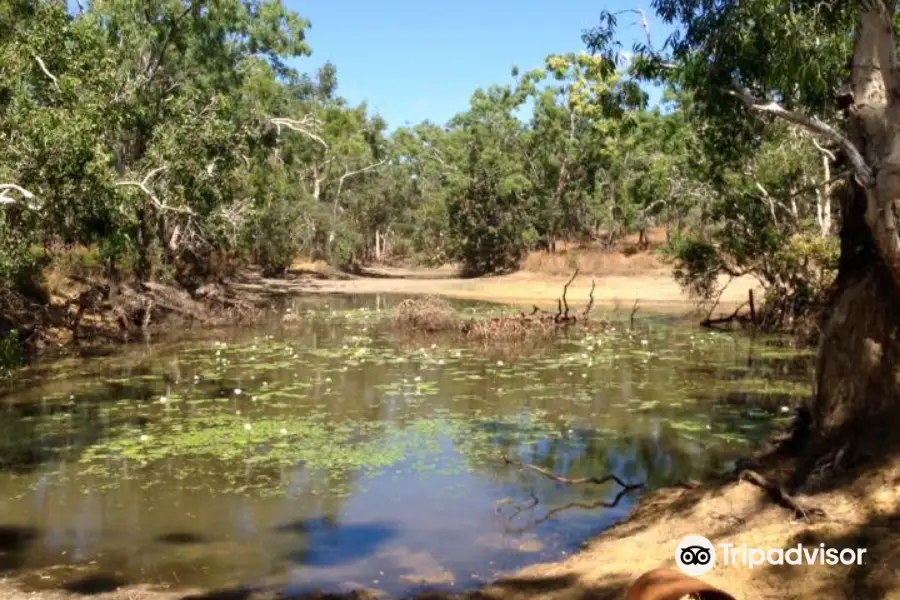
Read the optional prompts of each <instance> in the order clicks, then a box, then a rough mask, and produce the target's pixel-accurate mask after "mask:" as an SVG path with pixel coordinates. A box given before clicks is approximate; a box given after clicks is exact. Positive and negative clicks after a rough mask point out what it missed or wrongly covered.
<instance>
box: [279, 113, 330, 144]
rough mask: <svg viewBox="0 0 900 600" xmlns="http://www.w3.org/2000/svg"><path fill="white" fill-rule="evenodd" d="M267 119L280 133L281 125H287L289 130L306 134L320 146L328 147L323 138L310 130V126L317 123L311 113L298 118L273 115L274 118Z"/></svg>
mask: <svg viewBox="0 0 900 600" xmlns="http://www.w3.org/2000/svg"><path fill="white" fill-rule="evenodd" d="M269 121H271V122H272V124H274V125H275V127H277V128H278V133H279V134H280V133H281V128H282V127H287V128H288V129H290V130H291V131H296V132H297V133H302V134H303V135H305V136H307V137H308V138H310V139H313V140H315V141H317V142H318V143H320V144H322V146H323V147H324V148H325V149H327V148H328V144H326V143H325V140H323V139H322V138H320V137H319V136H318V135H316V134H315V133H313V132H312V130H311V128H312V127H315V126H318V125H319V122H318V121H316V119H314V118H313V117H312V115H306V116H305V117H303V118H302V119H300V120H297V119H288V118H284V117H274V118H271V119H269Z"/></svg>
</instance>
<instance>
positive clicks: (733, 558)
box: [675, 535, 866, 577]
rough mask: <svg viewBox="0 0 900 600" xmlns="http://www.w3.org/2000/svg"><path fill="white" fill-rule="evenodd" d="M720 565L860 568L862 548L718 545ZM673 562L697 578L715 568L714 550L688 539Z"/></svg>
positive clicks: (698, 539)
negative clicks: (840, 566)
mask: <svg viewBox="0 0 900 600" xmlns="http://www.w3.org/2000/svg"><path fill="white" fill-rule="evenodd" d="M719 550H720V551H721V553H720V558H721V563H722V564H723V565H742V566H745V567H747V568H750V569H752V568H753V567H758V566H761V565H764V564H769V565H786V564H787V565H815V564H819V565H828V566H835V565H837V564H842V565H861V564H863V555H864V554H865V553H866V548H841V549H838V548H826V547H825V544H819V545H818V546H812V547H809V546H807V547H804V546H803V544H797V546H795V547H792V548H787V549H784V548H772V549H769V550H763V549H762V548H748V547H747V544H741V545H740V546H738V545H736V544H725V543H722V544H719ZM675 562H676V564H677V565H678V568H679V569H681V571H682V572H683V573H685V574H687V575H691V576H693V577H698V576H700V575H704V574H705V573H708V572H709V571H710V569H712V568H713V567H714V566H715V565H716V548H715V547H714V546H713V544H712V542H710V541H709V540H708V539H706V538H705V537H703V536H702V535H689V536H687V537H686V538H684V539H683V540H681V542H680V543H679V544H678V547H676V548H675Z"/></svg>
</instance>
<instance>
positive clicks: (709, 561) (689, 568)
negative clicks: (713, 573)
mask: <svg viewBox="0 0 900 600" xmlns="http://www.w3.org/2000/svg"><path fill="white" fill-rule="evenodd" d="M675 563H676V564H677V565H678V568H679V569H681V571H682V572H683V573H685V574H687V575H691V576H693V577H698V576H700V575H703V574H705V573H707V572H709V570H710V569H712V568H713V567H714V566H716V549H715V547H714V546H713V545H712V542H710V541H709V540H708V539H706V538H705V537H703V536H702V535H689V536H687V537H686V538H684V539H683V540H681V543H679V544H678V547H677V548H675Z"/></svg>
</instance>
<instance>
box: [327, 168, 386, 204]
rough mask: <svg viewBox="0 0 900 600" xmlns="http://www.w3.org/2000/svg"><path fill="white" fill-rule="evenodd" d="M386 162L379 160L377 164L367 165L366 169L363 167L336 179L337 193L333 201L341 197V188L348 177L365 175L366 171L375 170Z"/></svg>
mask: <svg viewBox="0 0 900 600" xmlns="http://www.w3.org/2000/svg"><path fill="white" fill-rule="evenodd" d="M386 162H387V159H384V160H380V161H378V162H377V163H372V164H371V165H369V166H367V167H363V168H362V169H357V170H356V171H349V172H347V173H344V174H343V175H341V177H340V179H338V189H337V193H336V194H335V195H334V197H335V200H337V197H338V196H340V195H341V188H343V187H344V180H345V179H347V178H348V177H353V176H354V175H359V174H360V173H365V172H366V171H371V170H372V169H376V168H378V167H380V166H381V165H383V164H384V163H386Z"/></svg>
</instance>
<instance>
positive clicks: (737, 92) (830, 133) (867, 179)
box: [731, 82, 875, 189]
mask: <svg viewBox="0 0 900 600" xmlns="http://www.w3.org/2000/svg"><path fill="white" fill-rule="evenodd" d="M731 95H732V96H735V97H736V98H738V99H739V100H741V101H742V102H743V103H744V104H745V105H746V106H747V108H749V109H750V110H751V111H753V112H758V113H766V114H770V115H773V116H775V117H778V118H780V119H784V120H785V121H788V122H790V123H794V124H795V125H800V126H801V127H803V128H804V129H806V130H807V131H810V132H812V133H815V134H818V135H822V136H825V137H827V138H828V139H830V140H832V141H834V142H836V143H838V144H840V146H841V149H842V150H843V151H844V153H845V154H846V155H847V158H848V159H849V160H850V164H851V165H853V171H854V173H855V174H856V177H857V179H859V182H860V184H861V185H862V186H863V187H865V188H868V189H871V188H872V187H873V186H874V185H875V177H874V175H873V174H872V169H870V168H869V165H867V164H866V160H865V159H864V158H863V156H862V154H860V152H859V150H858V149H857V147H856V146H855V145H854V144H853V142H851V141H850V140H849V139H847V138H846V137H845V136H843V135H842V134H841V133H839V132H838V131H837V130H835V129H834V128H833V127H831V126H830V125H828V124H827V123H825V122H823V121H822V120H820V119H819V118H817V117H815V116H813V117H808V116H806V115H801V114H799V113H795V112H793V111H789V110H787V109H785V108H784V107H783V106H781V105H780V104H778V103H777V102H764V101H762V100H760V99H759V98H756V97H755V96H753V94H751V93H750V91H749V90H748V89H747V88H745V87H743V86H741V85H739V84H738V83H737V82H735V84H734V89H733V90H732V91H731Z"/></svg>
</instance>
